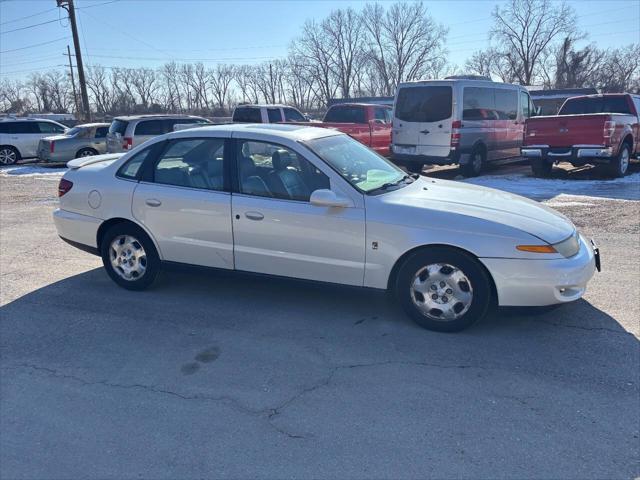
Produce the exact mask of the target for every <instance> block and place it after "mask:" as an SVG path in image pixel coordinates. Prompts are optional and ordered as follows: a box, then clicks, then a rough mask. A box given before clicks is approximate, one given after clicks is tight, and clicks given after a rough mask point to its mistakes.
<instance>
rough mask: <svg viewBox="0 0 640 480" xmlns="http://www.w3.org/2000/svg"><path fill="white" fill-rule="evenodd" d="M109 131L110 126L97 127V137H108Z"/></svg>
mask: <svg viewBox="0 0 640 480" xmlns="http://www.w3.org/2000/svg"><path fill="white" fill-rule="evenodd" d="M108 131H109V127H98V128H96V136H95V138H104V137H106V136H107V132H108Z"/></svg>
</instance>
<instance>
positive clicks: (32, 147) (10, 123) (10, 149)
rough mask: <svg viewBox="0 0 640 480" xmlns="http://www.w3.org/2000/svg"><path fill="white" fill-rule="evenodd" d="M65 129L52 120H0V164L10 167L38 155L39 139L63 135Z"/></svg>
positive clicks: (10, 118)
mask: <svg viewBox="0 0 640 480" xmlns="http://www.w3.org/2000/svg"><path fill="white" fill-rule="evenodd" d="M66 130H67V127H65V126H64V125H62V124H60V123H58V122H54V121H53V120H42V119H38V118H12V117H8V118H4V119H2V120H0V164H1V165H12V164H14V163H16V162H17V161H18V160H21V159H23V158H34V157H36V156H37V155H38V143H39V142H40V139H41V138H44V137H48V136H51V135H58V134H61V133H64V132H65V131H66Z"/></svg>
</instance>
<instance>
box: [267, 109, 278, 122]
mask: <svg viewBox="0 0 640 480" xmlns="http://www.w3.org/2000/svg"><path fill="white" fill-rule="evenodd" d="M267 116H268V117H269V123H278V122H281V121H282V116H281V115H280V109H279V108H267Z"/></svg>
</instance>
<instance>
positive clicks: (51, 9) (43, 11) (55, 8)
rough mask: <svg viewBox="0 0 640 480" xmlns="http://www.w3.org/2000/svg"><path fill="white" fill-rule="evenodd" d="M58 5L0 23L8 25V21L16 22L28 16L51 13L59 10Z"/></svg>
mask: <svg viewBox="0 0 640 480" xmlns="http://www.w3.org/2000/svg"><path fill="white" fill-rule="evenodd" d="M57 9H58V8H57V7H53V8H50V9H48V10H42V11H41V12H38V13H34V14H31V15H26V16H24V17H20V18H14V19H13V20H7V21H6V22H1V23H0V25H6V24H7V23H15V22H19V21H20V20H26V19H27V18H33V17H37V16H39V15H43V14H45V13H49V12H53V11H54V10H57Z"/></svg>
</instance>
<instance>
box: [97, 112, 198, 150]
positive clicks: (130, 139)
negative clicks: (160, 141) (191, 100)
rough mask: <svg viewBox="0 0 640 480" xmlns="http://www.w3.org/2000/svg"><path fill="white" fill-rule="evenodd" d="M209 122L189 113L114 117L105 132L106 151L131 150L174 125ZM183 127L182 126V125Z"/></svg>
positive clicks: (170, 129) (168, 130)
mask: <svg viewBox="0 0 640 480" xmlns="http://www.w3.org/2000/svg"><path fill="white" fill-rule="evenodd" d="M189 123H192V124H194V126H195V125H196V124H210V123H211V122H210V121H209V120H207V119H205V118H202V117H194V116H191V115H131V116H127V117H116V118H114V119H113V121H112V122H111V126H110V127H109V133H107V152H109V153H120V152H126V151H128V150H131V149H132V148H133V147H137V146H138V145H140V144H141V143H144V142H146V141H147V140H149V139H151V138H153V137H157V136H158V135H163V134H165V133H169V132H173V131H174V127H175V125H186V124H189ZM183 128H184V127H183Z"/></svg>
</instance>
